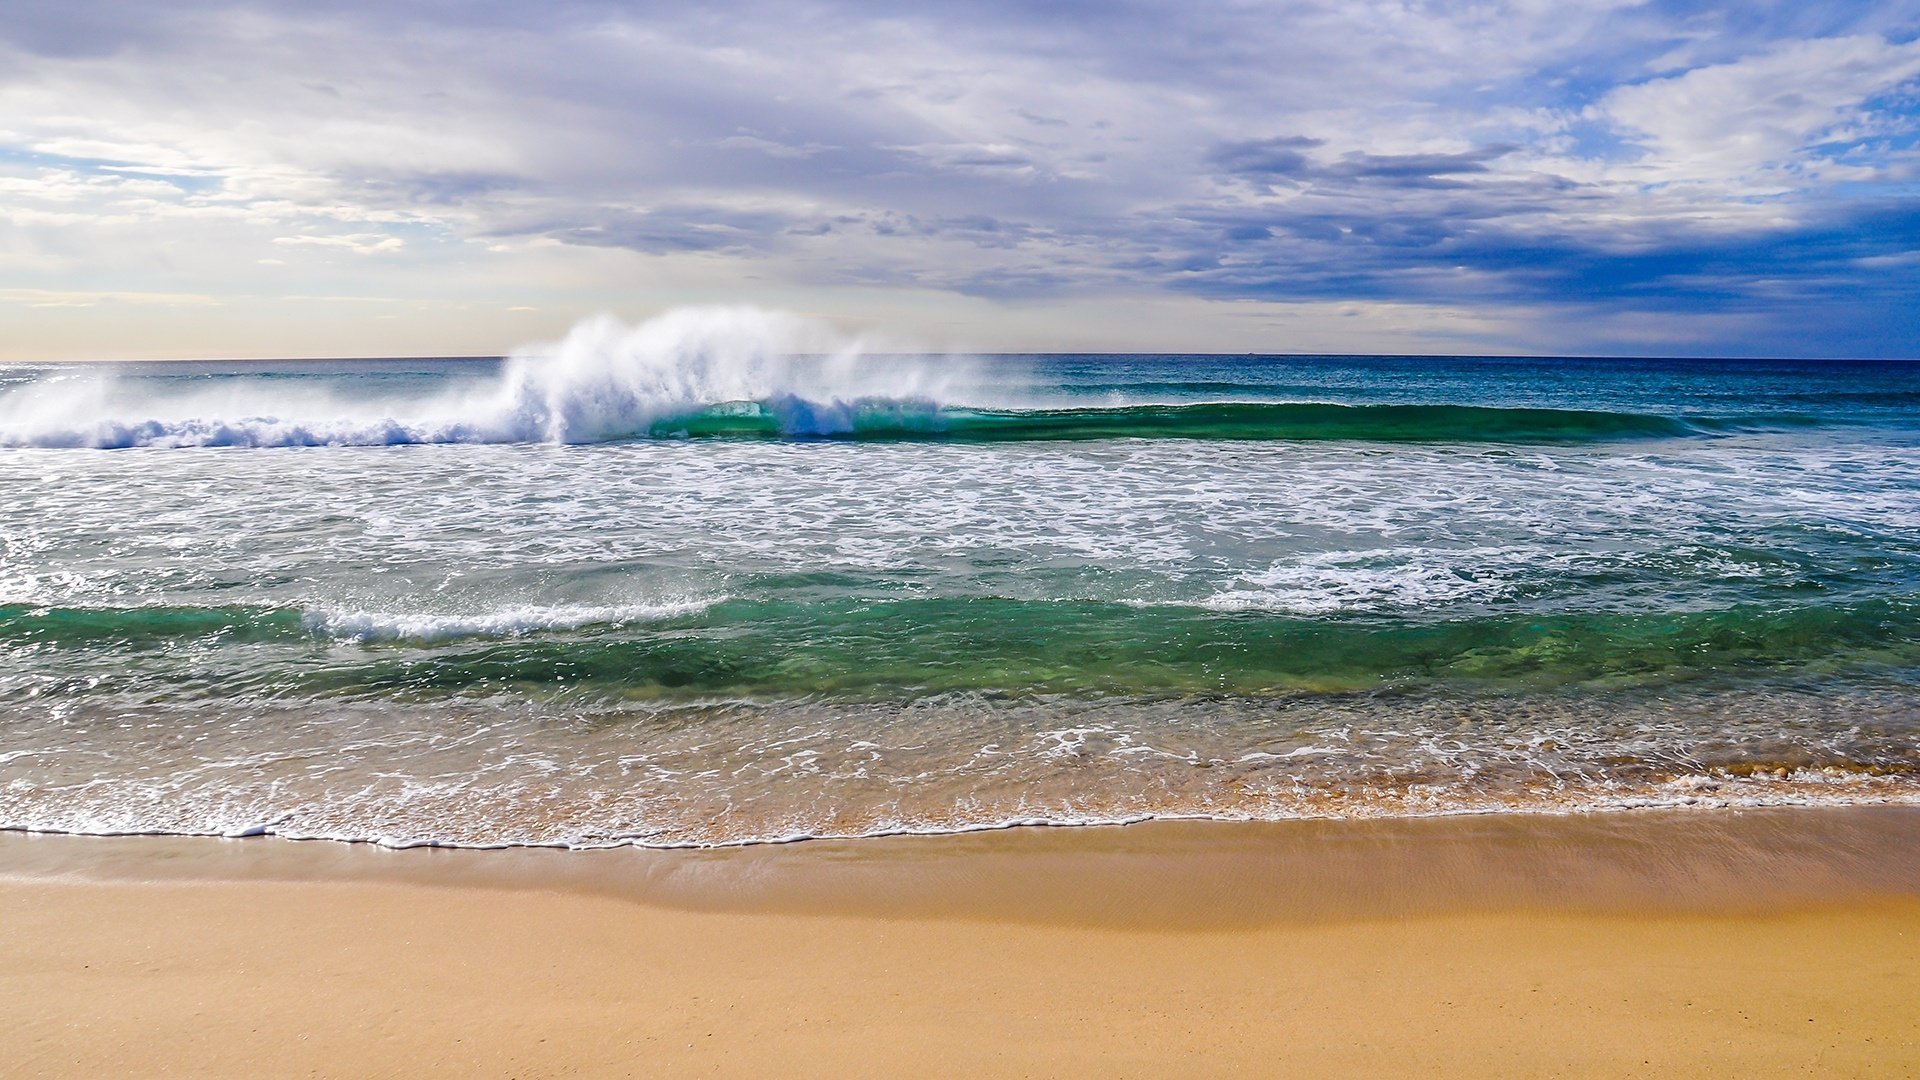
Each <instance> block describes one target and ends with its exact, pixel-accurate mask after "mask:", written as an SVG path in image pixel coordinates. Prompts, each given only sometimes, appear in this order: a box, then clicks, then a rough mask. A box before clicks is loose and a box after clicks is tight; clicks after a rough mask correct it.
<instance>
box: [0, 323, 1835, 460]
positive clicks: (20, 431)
mask: <svg viewBox="0 0 1920 1080" xmlns="http://www.w3.org/2000/svg"><path fill="white" fill-rule="evenodd" d="M976 364H977V358H970V357H966V356H957V355H937V354H931V353H914V352H899V351H891V352H880V351H878V347H877V345H876V343H874V342H871V341H868V340H866V339H863V338H859V337H849V336H847V335H844V334H842V333H840V332H839V331H837V330H835V329H834V328H833V327H831V326H829V325H827V324H825V323H823V322H820V321H817V320H810V319H805V318H802V317H799V316H795V315H791V314H787V313H783V312H777V311H767V310H762V309H758V308H748V307H700V308H684V309H679V310H675V311H671V312H668V313H666V314H664V315H661V316H659V317H657V318H654V319H650V320H648V321H645V322H642V323H639V324H637V325H628V324H626V323H623V322H621V321H619V320H617V319H614V318H611V317H608V316H600V317H597V318H592V319H588V320H585V321H583V322H581V323H580V324H578V325H577V326H575V327H574V328H573V330H572V331H571V332H570V333H568V334H567V335H566V337H565V338H564V339H562V340H560V341H558V342H553V343H548V344H543V345H535V346H530V347H528V348H524V349H521V350H518V351H516V352H515V353H513V354H512V355H510V356H508V357H507V358H505V360H504V361H503V362H502V363H501V364H500V365H499V366H498V367H497V368H495V369H492V370H490V371H487V372H485V373H484V374H480V375H477V376H476V375H470V374H449V373H446V372H442V373H438V374H433V373H429V374H425V375H419V376H418V377H417V378H416V379H415V380H414V382H413V383H412V384H409V385H410V386H411V388H412V389H411V392H408V391H407V389H406V388H404V387H403V388H401V389H400V390H399V391H397V392H396V390H395V388H394V387H393V386H392V385H390V383H391V382H392V380H389V382H388V383H382V384H380V387H376V388H375V389H373V390H368V389H366V388H364V387H357V386H356V384H357V382H359V381H360V380H356V379H352V378H325V377H321V378H300V377H289V376H290V375H293V374H297V373H289V372H286V371H282V370H280V368H279V367H278V366H271V367H270V366H264V365H263V366H260V367H257V368H252V369H248V370H246V371H244V372H242V373H239V374H233V373H228V374H226V375H222V376H218V377H212V376H206V375H192V376H173V377H169V376H167V375H166V374H165V373H164V372H159V373H156V370H155V369H152V368H146V367H143V366H141V365H120V366H116V367H111V368H105V369H102V368H94V369H84V370H79V371H57V372H52V373H48V374H43V375H42V376H41V377H39V378H36V379H33V380H30V381H27V382H25V383H23V384H16V385H14V386H12V387H11V388H9V389H7V390H5V391H4V392H0V446H3V447H13V448H43V449H82V448H90V449H132V448H191V447H202V448H204V447H225V448H268V447H353V446H358V447H372V446H406V445H425V444H451V445H460V444H544V445H582V444H599V443H611V442H631V441H648V440H669V439H672V440H680V439H708V440H784V441H793V442H840V441H854V442H953V443H1015V442H1084V441H1095V440H1109V439H1184V440H1217V441H1289V440H1290V441H1302V442H1312V441H1359V442H1389V443H1392V442H1400V443H1407V442H1458V443H1541V444H1553V443H1563V444H1564V443H1583V442H1601V441H1609V440H1626V439H1660V438H1686V437H1713V436H1725V435H1732V434H1740V433H1743V432H1748V431H1755V430H1775V429H1780V428H1793V427H1798V426H1807V425H1815V424H1819V423H1824V421H1820V420H1817V419H1815V418H1812V417H1808V416H1802V415H1799V414H1769V415H1765V416H1714V417H1709V416H1685V415H1667V414H1664V413H1654V412H1636V411H1612V410H1606V409H1585V408H1552V407H1544V406H1542V407H1513V406H1505V405H1494V404H1472V403H1460V402H1451V403H1407V402H1395V403H1377V402H1375V403H1364V402H1363V403H1351V404H1349V403H1339V402H1330V401H1298V400H1245V399H1242V398H1247V397H1253V398H1257V397H1258V396H1259V394H1258V393H1257V391H1258V387H1257V386H1247V387H1240V388H1238V390H1237V393H1238V396H1236V386H1235V384H1231V383H1226V382H1222V381H1220V380H1212V381H1204V380H1203V381H1201V382H1198V383H1194V384H1192V386H1190V387H1189V390H1190V391H1193V390H1194V388H1196V387H1197V388H1199V390H1198V391H1194V392H1204V393H1206V394H1208V395H1211V398H1210V399H1203V400H1173V401H1165V400H1146V401H1140V400H1126V399H1125V398H1124V396H1123V395H1119V394H1107V395H1101V396H1098V397H1095V398H1093V399H1091V400H1089V399H1088V398H1086V397H1073V396H1072V395H1066V396H1065V397H1063V396H1062V394H1060V393H1058V392H1056V393H1054V394H1053V395H1051V396H1047V395H1039V398H1040V399H1039V400H1036V394H1035V393H1034V392H1033V390H1032V389H1031V388H1030V387H1027V386H1024V385H1022V381H1021V379H1020V377H1019V373H1018V372H1017V371H1016V372H1009V371H1001V370H996V371H995V372H994V376H995V378H994V379H993V380H992V381H991V382H988V381H984V380H982V379H980V378H979V377H978V376H977V373H976V372H975V370H974V368H975V366H976ZM334 366H335V367H344V366H349V365H345V364H335V365H334ZM376 381H377V380H376ZM423 388H424V389H423ZM1248 391H1256V392H1255V393H1252V394H1249V393H1248ZM1135 392H1136V393H1145V392H1150V389H1149V388H1147V387H1142V388H1139V389H1137V390H1136V391H1135Z"/></svg>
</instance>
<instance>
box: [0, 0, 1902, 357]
mask: <svg viewBox="0 0 1920 1080" xmlns="http://www.w3.org/2000/svg"><path fill="white" fill-rule="evenodd" d="M1916 301H1920V2H1917V0H1891V2H1889V0H1879V2H1872V3H1861V2H1850V0H1835V2H1827V3H1819V4H1813V3H1806V2H1799V0H1796V2H1786V3H1781V2H1772V0H1752V2H1748V3H1741V4H1729V5H1703V4H1688V3H1662V2H1654V3H1630V2H1621V0H1484V2H1477V3H1423V2H1405V0H1403V2H1386V0H1355V2H1346V3H1341V2H1333V0H1315V2H1293V0H1280V2H1261V3H1239V2H1226V0H1223V2H1216V3H1191V2H1188V3H1130V2H1125V0H1117V2H1111V3H1086V2H1080V0H1055V2H1051V3H1017V2H1011V0H978V2H974V3H953V2H944V3H916V2H912V0H901V2H896V3H890V4H884V5H882V4H851V3H810V2H807V0H786V2H779V3H764V4H763V3H753V2H746V3H731V4H713V5H704V4H691V3H686V2H684V0H680V2H675V3H641V2H619V0H547V2H544V3H538V4H533V3H526V2H524V0H461V2H455V0H420V2H411V3H409V2H394V0H336V2H330V3H324V4H316V3H311V2H310V0H254V2H200V0H171V2H169V3H166V4H129V3H125V2H124V0H111V2H102V0H22V2H19V3H9V4H5V5H0V359H15V360H25V359H57V358H110V357H119V358H138V357H180V356H199V357H215V356H360V355H381V356H394V355H480V354H489V355H491V354H499V353H503V352H506V351H508V350H510V349H512V348H514V347H516V346H519V345H521V344H524V343H526V342H529V341H539V340H544V339H551V338H553V337H556V336H558V335H559V334H561V333H563V332H564V331H565V329H566V328H567V327H568V326H569V325H571V324H572V323H573V322H575V321H576V320H578V319H580V318H582V317H585V316H589V315H592V314H595V313H599V312H610V313H613V314H616V315H618V316H621V317H624V318H629V319H640V318H644V317H647V316H650V315H652V314H654V313H657V312H660V311H663V310H666V309H670V308H673V307H676V306H681V305H686V304H705V303H725V304H755V305H763V306H768V307H775V308H781V309H786V310H791V311H795V312H799V313H802V314H805V315H810V316H817V317H820V318H824V319H827V320H829V321H831V322H833V323H835V324H837V325H839V326H842V327H844V328H846V329H848V330H850V331H861V332H873V331H877V332H882V333H885V334H888V335H891V336H892V337H893V338H894V339H896V340H903V341H912V342H916V343H919V344H920V345H922V346H924V347H928V348H939V349H977V350H984V351H1136V352H1140V351H1144V352H1152V351H1193V352H1248V351H1257V352H1276V353H1289V352H1291V353H1298V352H1309V353H1314V352H1337V353H1510V352H1519V353H1546V354H1599V355H1613V354H1621V355H1688V356H1692V355H1726V356H1745V355H1775V356H1902V357H1915V356H1920V305H1917V304H1916Z"/></svg>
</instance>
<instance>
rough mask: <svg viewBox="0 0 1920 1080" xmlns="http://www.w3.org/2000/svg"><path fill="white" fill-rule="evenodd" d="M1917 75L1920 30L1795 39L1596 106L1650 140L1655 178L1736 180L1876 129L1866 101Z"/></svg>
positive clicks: (1649, 165) (1635, 88)
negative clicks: (1903, 38) (1895, 35)
mask: <svg viewBox="0 0 1920 1080" xmlns="http://www.w3.org/2000/svg"><path fill="white" fill-rule="evenodd" d="M1916 76H1920V40H1916V41H1910V42H1907V43H1905V44H1899V45H1896V44H1893V43H1891V42H1888V41H1886V40H1884V39H1881V38H1879V37H1874V36H1865V35H1863V36H1855V37H1840V38H1825V39H1818V40H1813V41H1796V42H1791V43H1789V44H1786V45H1783V46H1781V47H1779V48H1775V49H1771V50H1769V51H1767V52H1765V53H1761V54H1759V55H1755V56H1751V57H1748V58H1745V59H1742V60H1738V61H1735V62H1733V63H1727V64H1716V65H1712V66H1709V67H1699V68H1695V69H1693V70H1692V71H1688V72H1686V73H1685V74H1682V75H1676V76H1672V77H1670V78H1664V79H1655V80H1652V81H1650V82H1644V83H1640V84H1637V85H1632V86H1623V87H1620V88H1618V89H1616V90H1613V91H1612V92H1610V93H1609V94H1607V95H1606V96H1605V97H1604V98H1602V99H1601V101H1600V102H1599V103H1598V104H1597V105H1596V106H1595V107H1594V113H1595V115H1596V116H1598V117H1601V118H1604V119H1605V120H1606V121H1607V122H1608V123H1611V124H1612V125H1614V126H1615V127H1617V128H1619V129H1621V130H1622V131H1623V132H1624V133H1625V134H1627V135H1628V137H1630V138H1632V139H1634V140H1635V141H1636V142H1639V143H1640V144H1641V145H1643V146H1645V147H1646V149H1647V151H1648V153H1647V156H1646V158H1645V159H1644V160H1643V161H1642V162H1641V163H1640V166H1641V168H1642V169H1643V174H1644V175H1645V176H1646V177H1647V178H1648V179H1654V180H1692V181H1702V180H1706V181H1735V180H1739V179H1741V178H1744V177H1749V176H1752V175H1753V174H1755V173H1760V172H1765V171H1772V170H1779V169H1782V168H1785V167H1787V166H1790V165H1798V164H1807V163H1809V162H1810V155H1808V153H1807V151H1808V150H1809V148H1811V147H1813V146H1814V145H1815V144H1817V143H1820V142H1822V141H1825V140H1829V139H1837V138H1843V139H1848V140H1854V139H1859V138H1863V137H1868V136H1870V135H1871V134H1872V133H1873V132H1874V130H1875V127H1876V123H1875V120H1874V118H1873V117H1870V116H1867V115H1864V114H1863V112H1862V108H1861V107H1862V105H1863V104H1864V103H1866V102H1867V101H1868V100H1869V99H1871V98H1873V97H1875V96H1877V95H1880V94H1883V93H1886V92H1887V91H1889V90H1891V89H1893V88H1895V87H1897V86H1899V85H1900V84H1902V83H1905V82H1908V81H1910V80H1912V79H1913V78H1915V77H1916ZM1857 175H1858V174H1857V173H1856V176H1857Z"/></svg>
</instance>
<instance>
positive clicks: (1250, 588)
mask: <svg viewBox="0 0 1920 1080" xmlns="http://www.w3.org/2000/svg"><path fill="white" fill-rule="evenodd" d="M1503 562H1511V558H1510V553H1509V552H1506V551H1505V550H1503V549H1476V550H1469V551H1441V550H1428V549H1424V548H1397V549H1392V550H1388V551H1380V552H1364V551H1361V552H1355V551H1334V552H1325V553H1317V554H1310V555H1303V556H1300V557H1298V558H1295V559H1291V560H1288V561H1286V562H1280V563H1275V564H1273V565H1272V566H1270V567H1268V568H1267V569H1265V570H1262V571H1256V572H1254V573H1250V574H1245V575H1242V577H1241V578H1240V580H1239V581H1238V582H1237V583H1236V584H1237V585H1238V587H1236V588H1232V589H1225V590H1222V591H1220V592H1216V593H1214V594H1213V595H1211V596H1209V597H1207V598H1206V599H1204V600H1202V601H1201V605H1202V606H1204V607H1209V608H1213V609H1214V610H1216V611H1280V612H1288V613H1291V614H1297V615H1326V614H1331V613H1333V612H1338V611H1375V610H1388V609H1396V608H1429V607H1436V606H1439V605H1443V604H1451V603H1458V602H1460V601H1463V600H1482V601H1487V600H1497V599H1500V598H1501V597H1503V596H1506V595H1507V594H1508V593H1509V592H1510V591H1511V590H1512V583H1511V582H1510V581H1509V580H1508V575H1507V574H1505V573H1503V572H1502V569H1503V568H1502V567H1501V566H1500V564H1501V563H1503Z"/></svg>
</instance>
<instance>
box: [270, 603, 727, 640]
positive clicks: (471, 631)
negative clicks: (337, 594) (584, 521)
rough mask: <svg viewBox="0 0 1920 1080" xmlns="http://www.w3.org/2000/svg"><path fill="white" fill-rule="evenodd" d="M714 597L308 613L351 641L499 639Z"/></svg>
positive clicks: (671, 610)
mask: <svg viewBox="0 0 1920 1080" xmlns="http://www.w3.org/2000/svg"><path fill="white" fill-rule="evenodd" d="M716 602H717V600H685V601H670V602H665V603H654V604H619V605H609V606H601V607H594V606H581V607H575V606H556V607H532V606H527V607H510V608H503V609H500V610H497V611H486V612H475V613H467V614H437V615H436V614H426V613H422V612H392V611H364V610H321V611H312V612H308V613H307V615H306V617H305V622H306V624H307V626H308V627H309V628H311V629H313V630H317V631H320V632H322V633H325V634H328V635H331V636H333V637H339V638H346V639H348V640H352V641H372V640H394V639H407V640H415V641H433V640H438V639H441V638H452V637H497V636H516V635H521V634H530V633H535V632H537V631H541V630H569V629H573V628H575V627H581V626H597V625H603V624H606V625H611V624H617V623H632V622H651V621H655V620H658V619H670V618H673V617H675V616H677V615H689V614H692V613H694V612H696V611H701V610H704V609H706V608H707V607H710V606H711V605H713V604H714V603H716Z"/></svg>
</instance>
